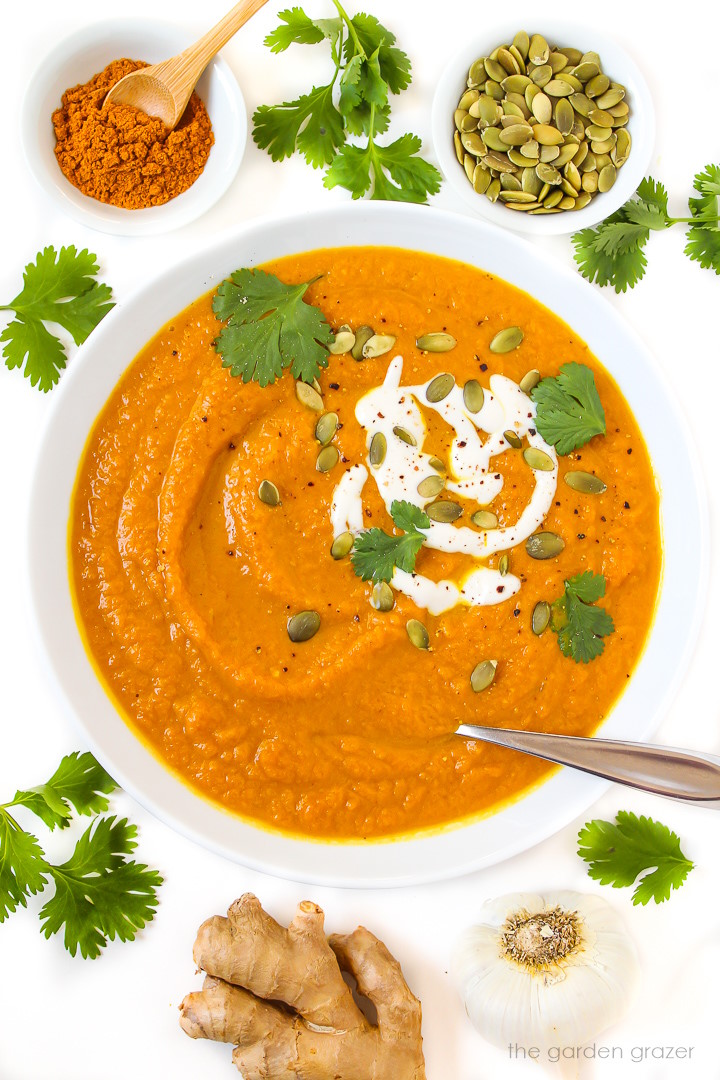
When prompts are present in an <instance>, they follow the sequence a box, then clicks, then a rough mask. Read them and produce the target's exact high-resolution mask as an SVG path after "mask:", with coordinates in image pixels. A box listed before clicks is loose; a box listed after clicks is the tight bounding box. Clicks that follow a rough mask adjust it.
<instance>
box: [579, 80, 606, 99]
mask: <svg viewBox="0 0 720 1080" xmlns="http://www.w3.org/2000/svg"><path fill="white" fill-rule="evenodd" d="M609 89H610V80H609V79H608V77H607V75H595V77H594V78H592V79H590V80H589V81H588V82H586V83H585V93H586V94H587V96H588V97H590V98H596V97H600V95H601V94H604V93H605V91H606V90H609Z"/></svg>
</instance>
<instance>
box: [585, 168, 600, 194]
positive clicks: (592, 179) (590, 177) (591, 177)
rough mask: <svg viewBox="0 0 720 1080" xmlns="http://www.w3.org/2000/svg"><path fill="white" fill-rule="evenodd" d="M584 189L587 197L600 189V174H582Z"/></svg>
mask: <svg viewBox="0 0 720 1080" xmlns="http://www.w3.org/2000/svg"><path fill="white" fill-rule="evenodd" d="M582 187H583V191H584V192H585V193H586V194H587V195H592V194H593V193H594V192H596V191H597V189H598V174H597V173H596V172H586V173H583V174H582Z"/></svg>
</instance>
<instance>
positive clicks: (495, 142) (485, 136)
mask: <svg viewBox="0 0 720 1080" xmlns="http://www.w3.org/2000/svg"><path fill="white" fill-rule="evenodd" d="M466 139H467V140H470V141H471V142H472V145H471V146H468V143H467V141H466ZM477 140H478V141H479V143H480V144H481V145H480V146H479V148H478V150H477V154H478V155H480V154H484V153H485V147H487V148H488V150H497V151H498V152H500V153H502V152H503V151H504V150H507V145H506V144H505V143H504V142H503V141H502V139H501V138H500V129H499V128H496V127H489V128H485V130H484V131H482V132H481V133H480V135H478V136H477ZM463 143H464V145H465V149H466V150H469V151H470V153H471V154H474V153H475V152H476V151H475V150H474V149H473V146H474V145H475V139H471V136H470V135H468V136H466V137H464V138H463Z"/></svg>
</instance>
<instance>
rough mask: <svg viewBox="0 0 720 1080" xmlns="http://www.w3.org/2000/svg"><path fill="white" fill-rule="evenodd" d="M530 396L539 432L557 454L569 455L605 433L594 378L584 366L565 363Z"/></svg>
mask: <svg viewBox="0 0 720 1080" xmlns="http://www.w3.org/2000/svg"><path fill="white" fill-rule="evenodd" d="M530 396H531V398H532V400H533V401H534V402H535V404H536V405H537V415H536V418H535V420H536V424H537V429H538V431H539V432H540V434H541V435H542V437H543V439H544V440H545V442H548V443H550V444H551V446H554V447H555V449H556V450H557V452H558V454H569V453H571V452H572V451H573V450H577V449H578V447H580V446H584V445H585V443H586V442H589V441H590V439H592V438H594V436H595V435H604V434H605V412H604V410H603V407H602V402H601V401H600V396H599V394H598V392H597V387H596V386H595V376H594V375H593V373H592V371H591V370H590V368H589V367H586V366H585V364H576V363H575V362H573V363H571V364H563V366H562V367H561V368H560V371H559V373H558V374H557V375H555V376H551V377H549V378H546V379H541V380H540V382H539V383H538V384H537V386H536V387H535V389H534V390H532V391H531V394H530Z"/></svg>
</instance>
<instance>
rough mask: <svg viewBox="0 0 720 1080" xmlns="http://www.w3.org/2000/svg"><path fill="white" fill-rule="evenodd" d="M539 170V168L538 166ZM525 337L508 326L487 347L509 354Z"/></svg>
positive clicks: (513, 327)
mask: <svg viewBox="0 0 720 1080" xmlns="http://www.w3.org/2000/svg"><path fill="white" fill-rule="evenodd" d="M538 168H539V166H538ZM524 337H525V335H524V334H523V332H522V330H521V329H520V327H519V326H508V327H506V328H505V329H504V330H501V331H500V332H499V333H497V334H496V335H495V337H494V338H493V339H492V341H491V342H490V345H489V349H490V352H491V353H509V352H512V351H513V349H517V348H518V346H519V345H521V344H522V341H523V338H524Z"/></svg>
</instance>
